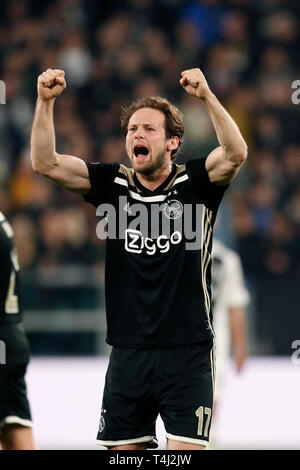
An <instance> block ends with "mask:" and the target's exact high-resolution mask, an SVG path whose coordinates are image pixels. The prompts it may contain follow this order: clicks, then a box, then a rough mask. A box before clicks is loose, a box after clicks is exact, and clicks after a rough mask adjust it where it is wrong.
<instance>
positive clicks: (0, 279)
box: [0, 212, 22, 324]
mask: <svg viewBox="0 0 300 470" xmlns="http://www.w3.org/2000/svg"><path fill="white" fill-rule="evenodd" d="M0 259H1V265H0V323H1V324H3V323H18V322H20V321H22V311H21V305H20V279H19V263H18V257H17V253H16V250H15V246H14V238H13V230H12V228H11V225H10V224H9V222H8V221H7V220H6V218H5V216H4V215H3V214H2V212H0Z"/></svg>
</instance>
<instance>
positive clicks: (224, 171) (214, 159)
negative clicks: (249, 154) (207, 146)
mask: <svg viewBox="0 0 300 470" xmlns="http://www.w3.org/2000/svg"><path fill="white" fill-rule="evenodd" d="M244 161H245V157H244V155H241V156H240V158H238V156H235V158H234V159H229V158H226V155H225V151H224V149H223V147H221V146H220V147H216V148H215V149H214V150H213V151H212V152H210V154H209V155H208V157H207V159H206V163H205V167H206V170H207V173H208V176H209V179H210V181H211V182H212V183H216V184H217V185H219V186H224V185H227V184H229V183H230V182H231V181H232V180H233V178H234V177H235V176H236V174H237V173H238V171H239V169H240V167H241V165H242V164H243V162H244Z"/></svg>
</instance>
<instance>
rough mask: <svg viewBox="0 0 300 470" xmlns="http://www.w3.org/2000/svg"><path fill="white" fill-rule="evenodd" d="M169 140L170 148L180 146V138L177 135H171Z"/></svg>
mask: <svg viewBox="0 0 300 470" xmlns="http://www.w3.org/2000/svg"><path fill="white" fill-rule="evenodd" d="M168 141H169V143H168V146H167V149H168V150H176V149H177V148H178V145H179V138H178V137H177V135H173V136H172V137H170V139H168Z"/></svg>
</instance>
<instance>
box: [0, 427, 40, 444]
mask: <svg viewBox="0 0 300 470" xmlns="http://www.w3.org/2000/svg"><path fill="white" fill-rule="evenodd" d="M0 445H1V448H2V449H3V450H37V447H36V446H35V443H34V440H33V434H32V429H31V428H26V427H24V426H20V425H18V424H7V425H5V426H4V428H3V430H2V432H1V436H0Z"/></svg>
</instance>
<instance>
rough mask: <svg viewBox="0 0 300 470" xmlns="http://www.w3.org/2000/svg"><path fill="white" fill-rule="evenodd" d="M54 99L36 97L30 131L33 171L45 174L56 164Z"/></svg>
mask: <svg viewBox="0 0 300 470" xmlns="http://www.w3.org/2000/svg"><path fill="white" fill-rule="evenodd" d="M54 101H55V100H53V99H52V100H41V99H39V98H38V99H37V103H36V110H35V116H34V120H33V125H32V131H31V160H32V167H33V169H34V170H35V171H37V172H39V173H42V174H47V171H48V170H49V169H51V168H53V167H54V166H55V165H56V164H57V157H56V152H55V131H54V124H53V107H54Z"/></svg>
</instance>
